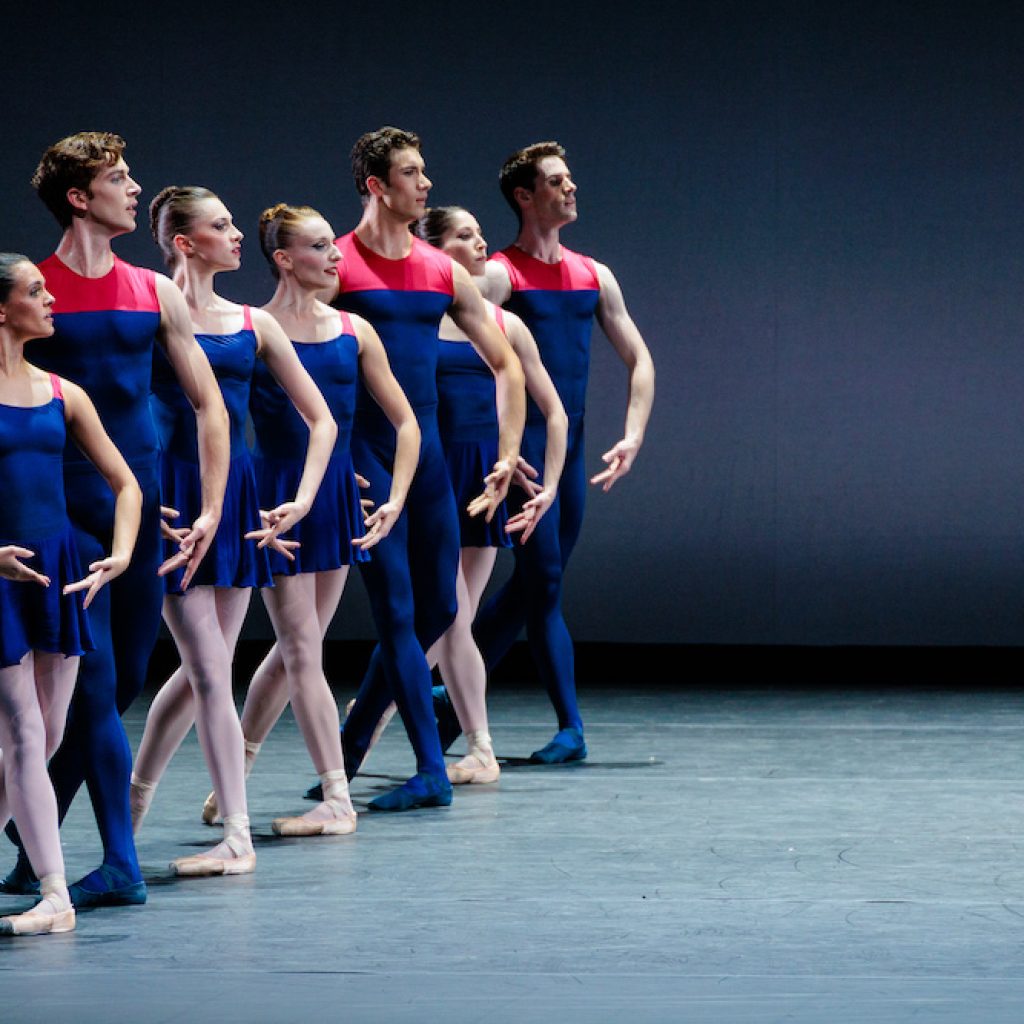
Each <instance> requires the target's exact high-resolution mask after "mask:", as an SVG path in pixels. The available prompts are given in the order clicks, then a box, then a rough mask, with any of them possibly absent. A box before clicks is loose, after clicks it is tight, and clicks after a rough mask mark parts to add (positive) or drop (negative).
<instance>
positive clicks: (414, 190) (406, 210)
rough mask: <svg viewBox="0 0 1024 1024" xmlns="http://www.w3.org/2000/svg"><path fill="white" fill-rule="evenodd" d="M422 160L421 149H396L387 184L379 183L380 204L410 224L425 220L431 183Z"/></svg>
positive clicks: (376, 179)
mask: <svg viewBox="0 0 1024 1024" xmlns="http://www.w3.org/2000/svg"><path fill="white" fill-rule="evenodd" d="M425 166H426V165H425V164H424V162H423V156H422V155H421V154H420V151H419V150H418V149H412V148H408V149H396V150H395V151H394V152H393V153H392V154H391V166H390V167H389V168H388V180H387V182H386V183H384V182H381V180H380V179H379V178H374V179H372V180H373V181H375V182H377V185H378V188H379V194H380V200H381V202H382V203H383V204H384V205H385V206H386V207H387V208H388V209H389V210H390V211H391V212H392V213H393V214H394V215H395V216H396V217H399V218H401V219H403V220H408V221H409V223H410V224H411V223H412V222H413V221H414V220H419V219H420V217H422V216H423V211H424V210H425V209H426V208H427V196H428V195H430V188H431V185H432V182H431V180H430V179H429V178H428V177H427V175H426V172H425V170H424V168H425Z"/></svg>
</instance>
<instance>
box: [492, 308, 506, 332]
mask: <svg viewBox="0 0 1024 1024" xmlns="http://www.w3.org/2000/svg"><path fill="white" fill-rule="evenodd" d="M494 322H495V323H496V324H497V325H498V327H500V328H501V333H502V334H504V335H505V336H506V337H507V336H508V331H506V330H505V310H503V309H502V308H501V306H495V307H494Z"/></svg>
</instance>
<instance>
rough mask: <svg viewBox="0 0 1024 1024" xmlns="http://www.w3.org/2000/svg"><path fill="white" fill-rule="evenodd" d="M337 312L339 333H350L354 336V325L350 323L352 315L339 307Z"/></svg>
mask: <svg viewBox="0 0 1024 1024" xmlns="http://www.w3.org/2000/svg"><path fill="white" fill-rule="evenodd" d="M338 312H339V313H340V314H341V333H342V334H351V335H352V336H353V337H355V333H356V329H355V325H354V324H353V323H352V317H350V316H349V315H348V313H347V312H346V311H345V310H343V309H339V310H338Z"/></svg>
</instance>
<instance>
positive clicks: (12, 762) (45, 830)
mask: <svg viewBox="0 0 1024 1024" xmlns="http://www.w3.org/2000/svg"><path fill="white" fill-rule="evenodd" d="M77 675H78V658H65V657H64V655H62V654H49V653H45V652H43V651H30V652H29V653H28V654H26V655H25V657H24V658H22V660H21V662H20V664H18V665H12V666H10V667H8V668H3V669H0V752H2V753H0V828H2V827H3V826H4V825H5V824H6V823H7V820H8V818H10V817H12V816H13V817H14V820H15V822H16V823H17V825H18V831H19V832H20V833H21V838H22V841H23V843H24V844H25V852H26V853H27V854H28V859H29V863H30V864H31V865H32V870H33V871H34V872H35V873H36V876H37V877H39V878H42V877H43V876H44V875H59V876H60V877H61V879H63V877H64V857H63V855H62V853H61V848H60V836H59V834H58V831H57V800H56V798H55V797H54V795H53V786H52V784H51V783H50V776H49V774H48V773H47V771H46V763H47V761H48V760H49V758H50V756H51V755H52V754H53V752H54V751H55V750H56V749H57V747H58V746H59V745H60V741H61V737H62V736H63V735H64V723H65V721H66V720H67V715H68V705H69V704H70V703H71V694H72V692H73V691H74V688H75V679H76V677H77Z"/></svg>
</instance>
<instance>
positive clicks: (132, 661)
mask: <svg viewBox="0 0 1024 1024" xmlns="http://www.w3.org/2000/svg"><path fill="white" fill-rule="evenodd" d="M133 469H134V472H135V474H136V478H137V479H138V481H139V484H140V486H141V487H142V494H143V508H142V523H141V526H140V530H139V537H138V540H137V542H136V545H135V550H134V552H133V554H132V561H131V564H130V565H129V566H128V568H127V569H126V570H125V572H124V573H123V574H122V575H121V576H119V577H118V578H117V579H116V580H114V581H113V582H112V583H110V584H109V585H108V586H106V587H104V588H103V589H102V590H101V591H100V592H99V593H98V594H97V595H96V598H95V599H94V600H93V602H92V604H91V606H90V608H89V622H90V626H91V629H92V634H93V640H94V642H95V644H96V650H95V651H92V652H90V653H89V654H86V655H85V656H84V657H83V658H82V660H81V666H80V670H79V675H78V684H77V686H76V687H75V692H74V696H73V698H72V701H71V711H70V713H69V716H68V720H67V729H66V732H65V736H64V741H63V743H62V744H61V746H60V749H59V750H58V751H57V753H56V754H55V755H54V757H53V758H52V759H51V761H50V776H51V778H52V779H53V784H54V789H55V791H56V796H57V807H58V814H59V816H60V817H61V818H63V816H64V814H65V813H66V811H67V809H68V807H69V806H70V805H71V801H72V800H73V798H74V796H75V793H76V792H77V791H78V788H79V786H80V785H81V783H82V781H83V779H84V781H85V782H86V785H87V786H88V789H89V796H90V799H91V801H92V805H93V811H94V813H95V815H96V824H97V826H98V828H99V832H100V838H101V840H102V842H103V863H102V864H101V866H100V867H99V868H98V869H97V870H95V871H92V872H90V873H89V874H88V875H86V876H85V877H84V878H82V879H80V880H79V881H78V882H77V883H75V884H74V885H72V886H71V898H72V899H73V900H74V902H75V905H76V906H78V907H82V906H104V905H121V904H130V903H144V902H145V900H146V887H145V883H143V882H142V875H141V873H140V872H139V865H138V860H137V857H136V854H135V844H134V841H133V839H132V828H131V813H130V810H129V805H128V784H129V779H130V776H131V748H130V747H129V745H128V737H127V736H126V735H125V731H124V726H123V725H122V723H121V719H120V713H121V712H122V711H124V710H125V709H126V708H127V707H128V705H129V704H130V703H131V701H132V700H133V699H134V697H135V696H136V695H137V694H138V692H139V691H140V690H141V688H142V686H143V684H144V682H145V674H146V667H147V665H148V662H149V656H150V653H151V652H152V649H153V644H154V643H155V641H156V635H157V630H158V628H159V625H160V602H161V599H162V597H163V582H162V581H161V580H160V578H159V577H158V576H157V575H156V570H157V566H158V565H159V563H160V535H159V514H160V509H159V488H158V485H157V480H156V474H155V471H154V470H153V469H152V468H140V467H133ZM65 488H66V493H67V498H68V509H69V513H70V516H71V520H72V524H73V526H74V532H75V543H76V546H77V548H78V553H79V556H80V558H81V560H82V563H83V564H89V563H90V562H92V561H95V560H97V559H100V558H104V557H105V556H106V554H107V552H108V551H109V550H110V543H111V537H110V531H111V526H112V523H113V514H114V513H113V496H112V494H111V492H110V488H109V487H108V486H107V484H106V481H104V480H103V479H102V477H100V476H99V474H98V473H84V474H77V475H74V476H69V477H67V478H66V480H65ZM118 673H122V674H123V678H121V679H119V678H118Z"/></svg>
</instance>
